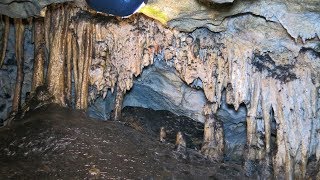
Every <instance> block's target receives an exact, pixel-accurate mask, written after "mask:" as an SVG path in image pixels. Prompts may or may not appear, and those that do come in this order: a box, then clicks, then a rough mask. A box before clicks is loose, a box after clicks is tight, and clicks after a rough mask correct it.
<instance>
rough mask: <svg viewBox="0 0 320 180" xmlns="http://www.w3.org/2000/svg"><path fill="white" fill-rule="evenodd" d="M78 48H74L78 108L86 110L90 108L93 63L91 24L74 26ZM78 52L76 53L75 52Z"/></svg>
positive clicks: (92, 29)
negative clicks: (91, 67) (90, 75)
mask: <svg viewBox="0 0 320 180" xmlns="http://www.w3.org/2000/svg"><path fill="white" fill-rule="evenodd" d="M74 30H75V32H74V34H75V35H76V46H74V47H73V54H74V53H77V54H78V55H77V56H74V57H73V68H74V76H75V81H76V82H75V86H76V87H75V89H76V107H77V108H78V109H86V108H87V107H88V88H89V80H90V78H89V69H90V65H91V61H92V53H93V41H94V36H95V33H94V28H93V25H92V24H90V23H80V24H76V25H74ZM74 51H76V52H74Z"/></svg>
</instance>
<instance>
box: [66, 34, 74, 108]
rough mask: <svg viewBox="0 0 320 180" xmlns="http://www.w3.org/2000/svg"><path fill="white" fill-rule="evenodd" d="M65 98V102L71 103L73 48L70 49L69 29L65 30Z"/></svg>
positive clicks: (70, 35)
mask: <svg viewBox="0 0 320 180" xmlns="http://www.w3.org/2000/svg"><path fill="white" fill-rule="evenodd" d="M65 43H66V48H67V50H66V51H67V52H66V64H67V66H66V72H67V73H66V77H65V79H66V100H67V104H69V105H70V104H71V101H72V97H71V95H72V64H73V63H72V59H73V50H72V43H73V39H72V34H71V32H70V31H68V32H67V38H66V42H65Z"/></svg>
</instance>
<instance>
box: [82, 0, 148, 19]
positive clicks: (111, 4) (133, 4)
mask: <svg viewBox="0 0 320 180" xmlns="http://www.w3.org/2000/svg"><path fill="white" fill-rule="evenodd" d="M86 1H87V4H88V5H89V6H90V7H91V8H92V9H94V10H96V11H99V12H104V13H107V14H112V15H115V16H121V17H124V16H130V15H132V14H133V13H135V12H136V11H137V10H138V9H139V7H141V5H142V4H143V3H145V4H147V2H148V0H86Z"/></svg>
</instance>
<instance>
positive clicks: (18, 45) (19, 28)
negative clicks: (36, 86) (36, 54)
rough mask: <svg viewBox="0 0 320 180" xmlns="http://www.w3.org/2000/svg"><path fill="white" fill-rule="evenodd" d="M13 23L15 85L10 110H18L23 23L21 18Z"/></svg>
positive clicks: (22, 59)
mask: <svg viewBox="0 0 320 180" xmlns="http://www.w3.org/2000/svg"><path fill="white" fill-rule="evenodd" d="M14 25H15V36H16V39H15V55H16V61H17V78H16V85H15V89H14V95H13V102H12V111H13V112H18V111H19V110H20V107H21V104H20V103H21V90H22V83H23V77H24V74H23V63H24V57H23V54H24V51H23V47H24V46H23V42H24V24H23V21H22V19H14Z"/></svg>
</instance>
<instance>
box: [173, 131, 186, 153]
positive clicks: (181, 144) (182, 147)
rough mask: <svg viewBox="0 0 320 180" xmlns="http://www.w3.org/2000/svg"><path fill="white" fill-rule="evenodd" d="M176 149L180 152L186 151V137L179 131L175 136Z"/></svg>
mask: <svg viewBox="0 0 320 180" xmlns="http://www.w3.org/2000/svg"><path fill="white" fill-rule="evenodd" d="M175 145H176V150H177V151H181V152H184V151H186V150H187V149H186V148H187V143H186V138H185V136H184V134H183V133H182V132H181V131H179V132H178V133H177V136H176V144H175Z"/></svg>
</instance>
